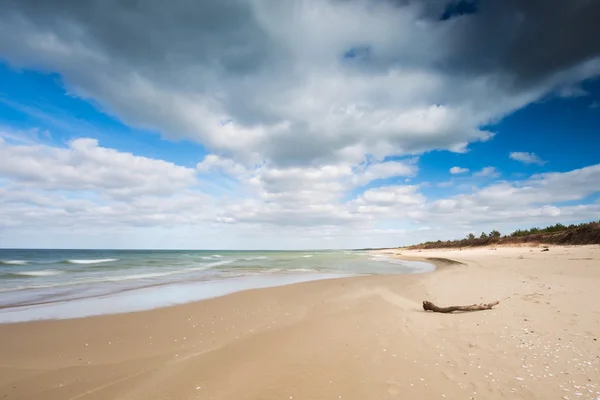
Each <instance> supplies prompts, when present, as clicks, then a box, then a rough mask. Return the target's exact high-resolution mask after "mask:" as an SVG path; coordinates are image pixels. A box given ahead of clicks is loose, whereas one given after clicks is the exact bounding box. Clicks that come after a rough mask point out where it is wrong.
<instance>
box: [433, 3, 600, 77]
mask: <svg viewBox="0 0 600 400" xmlns="http://www.w3.org/2000/svg"><path fill="white" fill-rule="evenodd" d="M458 3H465V2H454V4H458ZM471 3H473V4H474V6H473V7H472V8H471V9H470V11H472V12H469V13H466V14H465V15H462V16H456V15H453V16H451V17H450V18H448V20H447V21H442V22H441V23H448V24H454V25H455V26H454V27H453V35H451V36H450V38H449V40H450V43H449V46H450V51H449V59H448V60H447V62H446V64H445V67H447V68H451V69H455V70H456V71H457V72H463V73H478V72H489V71H495V72H500V73H504V74H506V75H507V77H508V78H510V79H511V81H512V83H513V84H514V85H516V86H517V87H527V86H530V85H534V84H536V83H538V82H540V81H542V80H544V79H545V78H548V77H550V76H552V75H553V74H556V73H558V72H560V71H563V70H566V69H569V68H571V67H573V66H575V65H578V64H580V63H582V62H585V61H587V60H591V59H593V58H595V57H598V56H600V1H598V0H482V1H477V2H471ZM462 9H465V7H464V6H462ZM430 17H431V18H435V16H431V15H430Z"/></svg>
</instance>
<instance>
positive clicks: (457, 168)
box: [450, 167, 469, 175]
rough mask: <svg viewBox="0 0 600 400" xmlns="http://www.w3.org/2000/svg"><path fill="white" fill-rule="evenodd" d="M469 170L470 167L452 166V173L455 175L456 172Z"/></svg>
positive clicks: (462, 172)
mask: <svg viewBox="0 0 600 400" xmlns="http://www.w3.org/2000/svg"><path fill="white" fill-rule="evenodd" d="M467 172H469V168H462V167H452V168H450V173H451V174H453V175H456V174H464V173H467Z"/></svg>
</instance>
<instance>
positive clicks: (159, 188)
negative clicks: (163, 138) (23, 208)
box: [0, 138, 195, 197]
mask: <svg viewBox="0 0 600 400" xmlns="http://www.w3.org/2000/svg"><path fill="white" fill-rule="evenodd" d="M0 159H1V160H2V162H1V163H0V175H1V176H4V177H5V178H7V179H10V180H13V181H16V182H19V184H21V185H29V186H32V187H36V188H44V189H54V190H76V191H85V190H97V189H101V190H104V191H105V192H106V193H107V194H109V195H111V196H114V197H130V196H135V195H141V194H170V193H173V192H176V191H178V190H181V189H183V188H186V187H189V186H191V185H193V184H194V183H195V176H194V174H195V172H194V170H193V169H191V168H185V167H181V166H178V165H175V164H172V163H169V162H166V161H162V160H155V159H149V158H145V157H140V156H135V155H133V154H130V153H122V152H119V151H116V150H113V149H108V148H104V147H100V146H98V142H97V141H96V140H94V139H85V138H82V139H76V140H73V141H71V142H70V143H69V144H68V147H67V148H57V147H51V146H46V145H37V144H33V145H10V144H8V143H6V142H3V141H2V140H1V139H0Z"/></svg>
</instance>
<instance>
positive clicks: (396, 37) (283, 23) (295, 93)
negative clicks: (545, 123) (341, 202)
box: [0, 0, 600, 167]
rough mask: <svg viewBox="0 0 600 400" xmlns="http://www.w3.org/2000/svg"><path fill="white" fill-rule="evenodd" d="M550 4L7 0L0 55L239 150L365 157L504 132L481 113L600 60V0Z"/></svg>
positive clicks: (571, 79) (564, 81) (267, 156)
mask: <svg viewBox="0 0 600 400" xmlns="http://www.w3.org/2000/svg"><path fill="white" fill-rule="evenodd" d="M550 9H551V10H552V12H548V11H547V10H548V8H547V7H543V8H542V7H541V6H535V5H530V4H529V3H528V2H525V1H509V2H505V1H502V2H501V1H490V2H485V4H483V3H482V4H480V5H478V6H477V10H476V12H475V13H470V14H465V15H462V16H454V15H451V18H449V19H447V20H442V19H440V16H442V14H444V11H445V5H444V3H439V4H438V5H432V4H426V3H423V2H417V1H403V2H392V1H366V0H354V1H347V2H337V1H330V0H326V1H290V2H283V3H281V4H273V2H272V1H269V0H256V1H250V0H247V1H244V0H236V1H233V2H228V3H226V4H225V3H223V4H222V3H221V2H211V3H206V2H202V3H193V2H189V1H186V0H176V1H173V2H170V3H169V4H168V5H167V4H166V3H164V2H159V1H150V2H144V3H143V6H141V5H140V4H138V3H135V2H132V3H122V2H114V1H100V0H94V1H92V3H88V6H87V7H82V6H81V5H79V4H77V3H74V2H65V1H60V2H53V3H52V4H49V3H48V4H42V3H39V2H36V1H33V0H20V1H16V0H5V1H4V2H3V13H2V15H1V16H0V55H2V57H3V58H5V59H6V60H8V61H9V62H10V63H12V64H13V65H15V66H18V67H33V68H39V69H42V70H46V71H50V72H56V73H58V74H59V75H60V76H61V78H62V79H63V80H64V82H65V83H66V85H67V88H68V90H69V93H70V94H73V95H76V96H81V97H83V98H89V99H93V100H94V102H95V103H96V104H99V106H100V107H102V109H103V110H105V111H106V112H108V113H110V114H113V115H115V116H117V117H118V118H120V119H121V120H123V121H124V122H126V123H127V124H129V125H132V126H136V127H142V128H148V129H155V130H158V131H159V132H161V133H162V134H163V135H164V136H165V137H167V138H172V139H179V138H188V139H191V140H195V141H198V142H200V143H202V144H203V145H205V146H206V147H207V148H208V149H209V150H211V151H213V152H214V153H217V154H220V155H222V156H223V157H228V158H231V159H233V160H234V161H235V162H239V163H242V164H246V163H259V164H260V163H263V162H268V163H271V164H272V165H277V166H280V167H304V166H308V167H314V166H322V165H335V164H337V163H343V162H348V163H354V164H357V163H361V162H363V161H364V159H365V156H367V155H368V156H372V157H375V159H377V160H383V159H385V157H387V156H395V155H410V154H419V153H422V152H426V151H430V150H434V149H446V150H450V151H456V152H462V151H465V149H466V148H467V146H468V145H469V143H472V142H475V141H482V140H488V139H490V138H491V137H492V136H493V133H491V132H487V131H485V130H484V129H482V128H481V126H485V125H487V124H489V122H490V121H495V120H497V119H499V118H502V117H503V116H504V115H506V114H508V113H510V112H512V111H514V110H516V109H518V108H520V107H523V106H524V105H526V104H528V103H530V102H532V101H534V100H536V99H538V98H540V97H541V96H543V95H545V94H547V93H549V92H552V91H553V90H555V89H557V88H559V87H564V86H565V85H570V84H572V83H576V82H579V81H581V80H583V79H586V78H588V77H592V76H595V75H597V74H598V73H599V72H600V63H599V62H598V59H597V55H598V51H597V50H598V49H597V47H598V45H597V44H596V43H595V42H594V41H593V40H588V39H587V37H580V34H579V32H580V30H579V27H581V26H586V27H588V28H589V31H590V32H594V31H595V30H596V29H597V28H596V27H595V26H596V25H595V24H594V23H593V21H595V20H594V19H593V18H591V16H592V15H594V13H595V12H596V11H597V6H596V5H595V3H593V2H584V1H583V0H577V1H574V2H559V1H553V6H552V7H551V8H550ZM89 10H94V12H93V14H91V13H90V11H89ZM172 21H177V23H172ZM553 24H556V25H560V26H566V27H567V28H566V33H565V34H564V35H562V34H561V37H560V40H556V41H555V42H556V43H559V45H557V46H558V47H556V48H555V47H554V46H555V42H552V41H551V40H550V39H549V38H548V40H547V41H546V38H547V36H548V35H540V34H539V32H546V31H548V32H558V30H556V29H554V28H551V27H550V26H551V25H552V26H553ZM542 28H544V29H542ZM498 32H502V34H498ZM552 35H558V33H553V34H552ZM590 37H591V36H590ZM542 38H544V39H542ZM548 43H552V51H550V50H548V46H549V45H548ZM531 49H535V51H531ZM482 54H483V55H484V56H481V55H482ZM548 54H550V56H548ZM542 61H543V62H542Z"/></svg>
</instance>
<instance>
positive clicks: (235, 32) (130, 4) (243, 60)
mask: <svg viewBox="0 0 600 400" xmlns="http://www.w3.org/2000/svg"><path fill="white" fill-rule="evenodd" d="M0 5H1V8H2V10H3V11H2V12H3V13H12V14H13V15H14V16H15V17H17V18H23V19H25V20H27V21H28V22H30V23H32V24H35V25H36V26H38V27H39V28H45V29H48V31H51V32H55V33H58V34H59V35H60V36H64V37H68V38H70V39H72V38H74V37H76V38H77V39H79V40H81V41H82V42H83V43H84V44H86V45H93V47H94V48H98V49H101V50H102V51H103V52H106V54H108V55H109V56H111V57H114V59H115V60H119V61H125V62H129V63H132V64H137V65H143V64H145V63H152V64H153V66H152V69H153V70H155V71H156V70H157V69H159V68H160V67H161V66H162V67H169V65H173V66H175V65H177V66H180V65H181V64H206V65H210V66H211V67H217V68H219V69H221V70H223V72H225V73H234V74H245V73H251V72H253V71H255V70H256V69H257V68H259V67H260V66H261V65H262V64H263V63H264V62H265V61H267V59H268V48H269V38H268V36H267V35H265V34H264V33H263V32H262V30H261V28H260V27H259V26H258V25H257V23H256V19H255V18H254V17H253V16H252V15H251V14H252V10H251V8H250V6H249V4H248V3H247V2H245V1H238V0H219V1H206V0H199V1H194V0H180V1H174V2H167V1H162V0H147V1H139V0H86V1H78V0H58V1H45V0H25V1H22V0H0ZM157 64H158V65H157ZM165 72H168V69H165Z"/></svg>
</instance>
